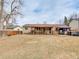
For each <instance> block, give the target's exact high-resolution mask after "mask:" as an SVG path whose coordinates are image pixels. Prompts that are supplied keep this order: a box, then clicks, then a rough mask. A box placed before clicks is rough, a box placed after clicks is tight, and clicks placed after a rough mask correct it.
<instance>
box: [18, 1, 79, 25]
mask: <svg viewBox="0 0 79 59" xmlns="http://www.w3.org/2000/svg"><path fill="white" fill-rule="evenodd" d="M21 12H22V13H23V15H24V16H23V17H18V18H17V23H18V24H20V25H23V24H32V23H41V24H42V23H43V22H47V23H48V24H49V23H51V24H53V23H59V22H60V20H61V21H62V22H63V18H64V16H70V15H71V14H73V13H79V0H23V6H22V11H21Z"/></svg>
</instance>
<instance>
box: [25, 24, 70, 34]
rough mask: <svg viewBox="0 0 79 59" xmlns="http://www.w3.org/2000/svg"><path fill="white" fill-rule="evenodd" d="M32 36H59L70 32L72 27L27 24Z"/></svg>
mask: <svg viewBox="0 0 79 59" xmlns="http://www.w3.org/2000/svg"><path fill="white" fill-rule="evenodd" d="M26 27H27V30H29V33H31V34H59V33H61V32H62V33H64V34H65V33H66V32H68V31H70V27H69V26H66V25H61V24H26Z"/></svg>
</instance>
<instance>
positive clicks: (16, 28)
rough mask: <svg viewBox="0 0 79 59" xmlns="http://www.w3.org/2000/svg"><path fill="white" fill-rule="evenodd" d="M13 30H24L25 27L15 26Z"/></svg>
mask: <svg viewBox="0 0 79 59" xmlns="http://www.w3.org/2000/svg"><path fill="white" fill-rule="evenodd" d="M13 30H15V31H23V30H24V28H22V27H20V26H19V27H15V28H13Z"/></svg>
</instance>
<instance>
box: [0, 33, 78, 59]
mask: <svg viewBox="0 0 79 59" xmlns="http://www.w3.org/2000/svg"><path fill="white" fill-rule="evenodd" d="M0 59H79V37H76V36H55V35H16V36H9V37H2V38H0Z"/></svg>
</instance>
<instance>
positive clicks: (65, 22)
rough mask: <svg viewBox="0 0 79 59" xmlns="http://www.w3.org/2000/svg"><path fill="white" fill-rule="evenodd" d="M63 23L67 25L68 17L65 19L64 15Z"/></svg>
mask: <svg viewBox="0 0 79 59" xmlns="http://www.w3.org/2000/svg"><path fill="white" fill-rule="evenodd" d="M64 24H65V25H68V19H67V17H66V16H65V17H64Z"/></svg>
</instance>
